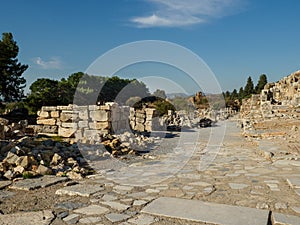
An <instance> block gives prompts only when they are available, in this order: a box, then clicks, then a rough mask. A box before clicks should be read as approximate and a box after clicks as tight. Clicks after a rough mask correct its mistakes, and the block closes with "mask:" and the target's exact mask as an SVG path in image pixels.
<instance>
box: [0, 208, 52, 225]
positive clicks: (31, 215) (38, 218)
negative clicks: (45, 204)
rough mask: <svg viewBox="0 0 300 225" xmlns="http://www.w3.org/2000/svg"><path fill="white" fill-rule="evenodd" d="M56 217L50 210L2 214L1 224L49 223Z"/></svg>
mask: <svg viewBox="0 0 300 225" xmlns="http://www.w3.org/2000/svg"><path fill="white" fill-rule="evenodd" d="M53 219H54V215H53V213H52V212H51V211H50V210H44V211H38V212H22V213H14V214H6V215H0V225H49V224H50V223H51V221H52V220H53Z"/></svg>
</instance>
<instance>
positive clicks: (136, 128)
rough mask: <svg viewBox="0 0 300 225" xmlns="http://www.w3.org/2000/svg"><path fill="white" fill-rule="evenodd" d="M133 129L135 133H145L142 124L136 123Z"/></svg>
mask: <svg viewBox="0 0 300 225" xmlns="http://www.w3.org/2000/svg"><path fill="white" fill-rule="evenodd" d="M134 129H135V130H136V131H140V132H144V131H145V126H144V124H141V123H137V124H136V125H135V127H134Z"/></svg>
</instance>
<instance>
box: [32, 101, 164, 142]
mask: <svg viewBox="0 0 300 225" xmlns="http://www.w3.org/2000/svg"><path fill="white" fill-rule="evenodd" d="M37 115H38V118H37V124H38V125H40V126H38V128H36V129H37V130H38V131H39V133H47V134H53V135H58V136H62V137H66V138H73V137H75V138H76V139H79V140H81V139H85V138H94V139H97V137H100V136H101V135H105V134H119V133H123V132H125V131H129V130H130V129H132V130H134V131H138V132H150V131H152V130H153V129H155V128H156V127H157V126H159V122H158V113H157V111H156V110H155V109H152V108H146V109H141V110H135V109H134V108H130V107H127V106H119V105H118V104H116V103H106V104H105V105H100V106H97V105H88V106H76V105H68V106H43V107H42V108H41V110H40V111H38V113H37Z"/></svg>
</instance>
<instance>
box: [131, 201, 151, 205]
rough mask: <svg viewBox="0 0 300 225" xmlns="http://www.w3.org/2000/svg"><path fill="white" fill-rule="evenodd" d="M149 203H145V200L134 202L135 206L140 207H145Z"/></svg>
mask: <svg viewBox="0 0 300 225" xmlns="http://www.w3.org/2000/svg"><path fill="white" fill-rule="evenodd" d="M146 203H147V202H146V201H144V200H135V201H134V202H133V204H132V205H133V206H136V205H137V206H140V205H145V204H146Z"/></svg>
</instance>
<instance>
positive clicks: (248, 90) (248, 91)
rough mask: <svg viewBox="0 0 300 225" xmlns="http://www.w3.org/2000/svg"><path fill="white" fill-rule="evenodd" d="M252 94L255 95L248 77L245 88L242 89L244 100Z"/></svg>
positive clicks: (250, 79)
mask: <svg viewBox="0 0 300 225" xmlns="http://www.w3.org/2000/svg"><path fill="white" fill-rule="evenodd" d="M254 93H255V91H254V84H253V81H252V78H251V76H249V77H248V79H247V83H246V86H245V88H244V97H245V98H250V97H251V95H252V94H254Z"/></svg>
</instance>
